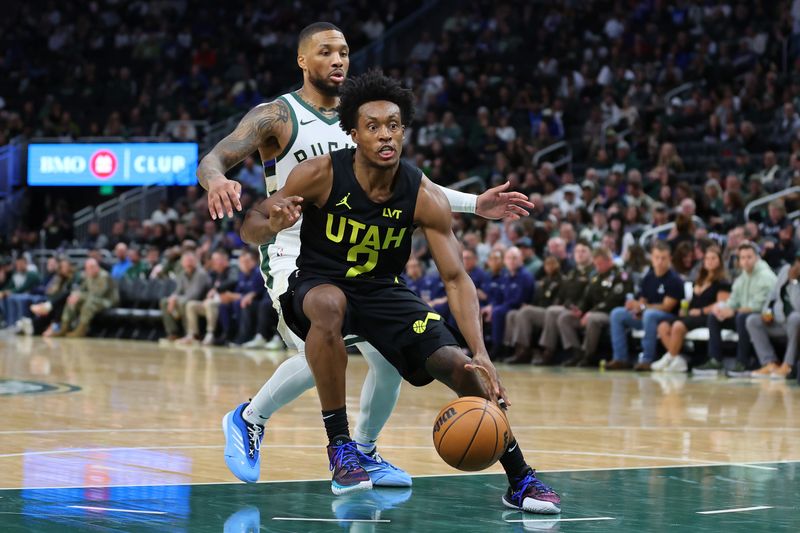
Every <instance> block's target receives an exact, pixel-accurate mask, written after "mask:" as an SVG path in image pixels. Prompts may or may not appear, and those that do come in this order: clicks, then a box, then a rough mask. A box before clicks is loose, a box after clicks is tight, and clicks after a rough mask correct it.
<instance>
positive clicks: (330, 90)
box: [308, 76, 339, 96]
mask: <svg viewBox="0 0 800 533" xmlns="http://www.w3.org/2000/svg"><path fill="white" fill-rule="evenodd" d="M308 81H310V82H311V85H313V86H314V87H316V88H317V90H319V92H321V93H322V94H324V95H325V96H339V87H337V86H335V85H329V84H327V83H326V82H325V80H324V79H323V78H316V77H313V76H309V77H308Z"/></svg>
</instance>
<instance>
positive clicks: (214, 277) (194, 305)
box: [178, 249, 239, 346]
mask: <svg viewBox="0 0 800 533" xmlns="http://www.w3.org/2000/svg"><path fill="white" fill-rule="evenodd" d="M209 276H210V280H211V286H210V288H209V289H208V292H207V293H206V295H205V298H204V299H203V300H189V301H188V302H187V303H186V335H185V336H184V337H183V338H182V339H178V343H179V344H193V343H194V342H195V341H196V340H197V336H198V335H199V334H200V320H199V317H200V316H205V317H206V334H205V337H203V344H204V345H206V346H210V345H212V344H214V331H215V330H216V328H217V324H218V320H219V308H220V305H221V304H222V303H224V302H223V300H222V294H224V293H226V292H232V291H233V290H234V289H235V288H236V284H237V282H238V279H239V274H238V272H237V269H236V268H234V267H232V266H231V264H230V256H228V252H227V251H226V250H224V249H218V250H216V251H215V252H214V253H213V254H211V270H210V272H209ZM227 303H230V302H227Z"/></svg>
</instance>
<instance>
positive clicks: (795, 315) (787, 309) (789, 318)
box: [746, 253, 800, 379]
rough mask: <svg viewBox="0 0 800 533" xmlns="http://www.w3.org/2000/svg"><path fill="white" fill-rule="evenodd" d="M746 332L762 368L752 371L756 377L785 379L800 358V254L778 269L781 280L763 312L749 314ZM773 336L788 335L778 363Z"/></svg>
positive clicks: (770, 295) (770, 294)
mask: <svg viewBox="0 0 800 533" xmlns="http://www.w3.org/2000/svg"><path fill="white" fill-rule="evenodd" d="M746 326H747V332H748V333H749V335H750V340H751V341H752V342H753V348H755V351H756V355H757V356H758V360H759V362H760V363H761V368H759V369H758V370H755V371H753V372H752V374H751V375H752V376H753V377H756V378H768V377H776V378H782V379H785V378H786V377H787V376H788V375H789V374H790V373H791V372H792V367H793V366H794V364H795V362H796V361H797V354H798V351H800V344H799V343H798V341H799V340H800V253H797V255H796V257H795V260H794V263H793V264H791V265H785V266H784V267H783V268H781V270H780V272H778V280H777V282H776V283H775V285H774V286H773V287H772V290H771V291H770V293H769V296H768V297H767V303H766V305H765V306H764V308H763V309H762V311H761V313H760V314H758V313H753V314H751V315H749V316H748V317H747V321H746ZM770 337H786V338H787V339H788V343H787V345H786V352H785V355H784V358H783V363H781V364H778V357H777V356H776V355H775V348H774V347H773V346H772V343H771V342H770V340H769V339H770Z"/></svg>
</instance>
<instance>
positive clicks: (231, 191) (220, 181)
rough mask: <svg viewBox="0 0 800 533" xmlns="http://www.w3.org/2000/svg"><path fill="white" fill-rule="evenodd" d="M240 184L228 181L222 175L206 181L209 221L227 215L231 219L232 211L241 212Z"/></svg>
mask: <svg viewBox="0 0 800 533" xmlns="http://www.w3.org/2000/svg"><path fill="white" fill-rule="evenodd" d="M241 196H242V184H241V183H239V182H238V181H235V180H229V179H228V178H226V177H225V176H223V175H219V176H217V177H215V178H211V179H210V180H208V213H209V214H210V215H211V220H217V219H221V218H223V217H224V216H225V214H226V213H227V214H228V216H229V217H233V210H234V209H236V210H237V211H241V210H242V202H241V201H240V200H239V198H240V197H241Z"/></svg>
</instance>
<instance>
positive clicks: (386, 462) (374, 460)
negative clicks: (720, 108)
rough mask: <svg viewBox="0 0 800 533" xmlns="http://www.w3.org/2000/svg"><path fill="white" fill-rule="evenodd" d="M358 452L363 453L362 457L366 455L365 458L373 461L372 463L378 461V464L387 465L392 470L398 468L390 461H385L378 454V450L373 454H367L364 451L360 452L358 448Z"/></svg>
mask: <svg viewBox="0 0 800 533" xmlns="http://www.w3.org/2000/svg"><path fill="white" fill-rule="evenodd" d="M358 453H359V454H360V455H363V456H364V457H366V458H367V460H368V461H370V462H373V463H379V464H382V465H384V466H388V467H389V468H391V469H393V470H400V469H399V468H397V467H396V466H394V465H393V464H392V463H390V462H389V461H386V460H385V459H384V458H383V457H381V456H380V455H379V454H378V452H375V455H369V454H366V453H364V452H362V451H360V450H359V452H358Z"/></svg>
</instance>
